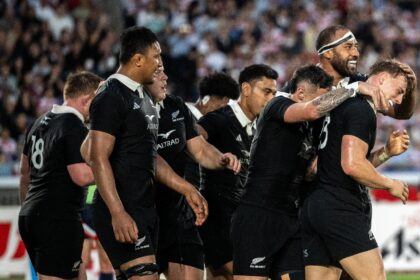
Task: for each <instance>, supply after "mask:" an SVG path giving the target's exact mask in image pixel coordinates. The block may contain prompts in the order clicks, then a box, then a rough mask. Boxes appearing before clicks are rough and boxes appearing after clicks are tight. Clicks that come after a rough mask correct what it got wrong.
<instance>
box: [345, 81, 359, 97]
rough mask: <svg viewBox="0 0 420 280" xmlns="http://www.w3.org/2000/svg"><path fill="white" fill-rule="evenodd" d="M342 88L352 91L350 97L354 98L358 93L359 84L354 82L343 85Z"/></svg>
mask: <svg viewBox="0 0 420 280" xmlns="http://www.w3.org/2000/svg"><path fill="white" fill-rule="evenodd" d="M344 88H346V89H353V90H354V95H352V97H354V96H355V95H356V93H357V92H359V82H354V83H351V84H348V85H345V86H344Z"/></svg>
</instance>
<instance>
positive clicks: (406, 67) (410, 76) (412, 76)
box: [399, 62, 417, 93]
mask: <svg viewBox="0 0 420 280" xmlns="http://www.w3.org/2000/svg"><path fill="white" fill-rule="evenodd" d="M399 65H400V66H401V68H402V69H403V70H404V72H405V73H406V74H407V78H408V79H409V80H411V82H412V87H411V88H409V89H408V91H410V92H409V93H412V92H413V91H415V90H416V87H417V78H416V73H415V72H414V71H413V69H411V67H410V66H409V65H408V64H405V63H401V62H399Z"/></svg>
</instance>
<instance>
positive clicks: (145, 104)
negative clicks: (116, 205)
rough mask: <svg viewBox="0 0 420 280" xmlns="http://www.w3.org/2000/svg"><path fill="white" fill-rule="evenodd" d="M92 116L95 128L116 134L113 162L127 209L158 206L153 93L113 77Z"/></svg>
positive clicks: (95, 106) (96, 101) (99, 93)
mask: <svg viewBox="0 0 420 280" xmlns="http://www.w3.org/2000/svg"><path fill="white" fill-rule="evenodd" d="M90 118H91V129H92V130H97V131H102V132H105V133H108V134H111V135H113V136H115V144H114V149H113V151H112V153H111V155H110V158H109V161H110V163H111V167H112V171H113V174H114V177H115V183H116V188H117V192H118V195H119V197H120V199H121V201H122V203H123V204H124V208H125V209H126V210H128V211H130V212H131V211H132V210H133V209H138V208H150V207H154V205H155V197H154V186H153V180H154V176H155V162H156V140H157V132H158V117H157V112H156V107H155V106H154V104H153V101H152V99H151V97H150V96H149V94H148V93H146V92H144V93H142V92H140V93H139V92H138V91H137V90H136V91H135V90H133V89H131V88H129V87H127V86H126V85H124V84H123V83H122V82H120V81H119V80H118V79H116V78H113V77H112V76H111V77H110V78H109V79H108V80H107V81H106V82H105V84H104V85H103V86H102V87H101V88H100V90H99V92H98V94H97V95H96V96H95V98H94V99H93V101H92V105H91V107H90ZM97 198H98V199H97V202H101V203H102V199H101V197H100V194H99V193H98V196H97Z"/></svg>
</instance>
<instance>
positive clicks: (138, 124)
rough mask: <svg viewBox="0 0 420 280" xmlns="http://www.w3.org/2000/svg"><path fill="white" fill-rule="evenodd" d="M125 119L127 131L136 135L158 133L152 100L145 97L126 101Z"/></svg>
mask: <svg viewBox="0 0 420 280" xmlns="http://www.w3.org/2000/svg"><path fill="white" fill-rule="evenodd" d="M127 103H128V105H127V111H126V118H125V122H124V126H125V129H126V130H127V131H133V132H136V131H137V133H141V134H143V133H147V132H149V133H153V134H156V133H157V132H158V128H159V123H158V117H157V112H156V107H155V106H154V104H153V102H152V100H151V99H150V98H148V97H147V96H145V97H144V98H140V97H136V96H134V97H132V98H130V99H129V100H128V102H127Z"/></svg>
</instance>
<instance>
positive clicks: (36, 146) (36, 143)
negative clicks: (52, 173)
mask: <svg viewBox="0 0 420 280" xmlns="http://www.w3.org/2000/svg"><path fill="white" fill-rule="evenodd" d="M31 139H32V150H31V151H32V156H31V161H32V164H33V165H34V167H35V168H36V169H41V168H42V166H43V164H44V156H43V152H44V140H43V139H42V138H39V139H38V140H37V139H36V136H35V135H32V138H31Z"/></svg>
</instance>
